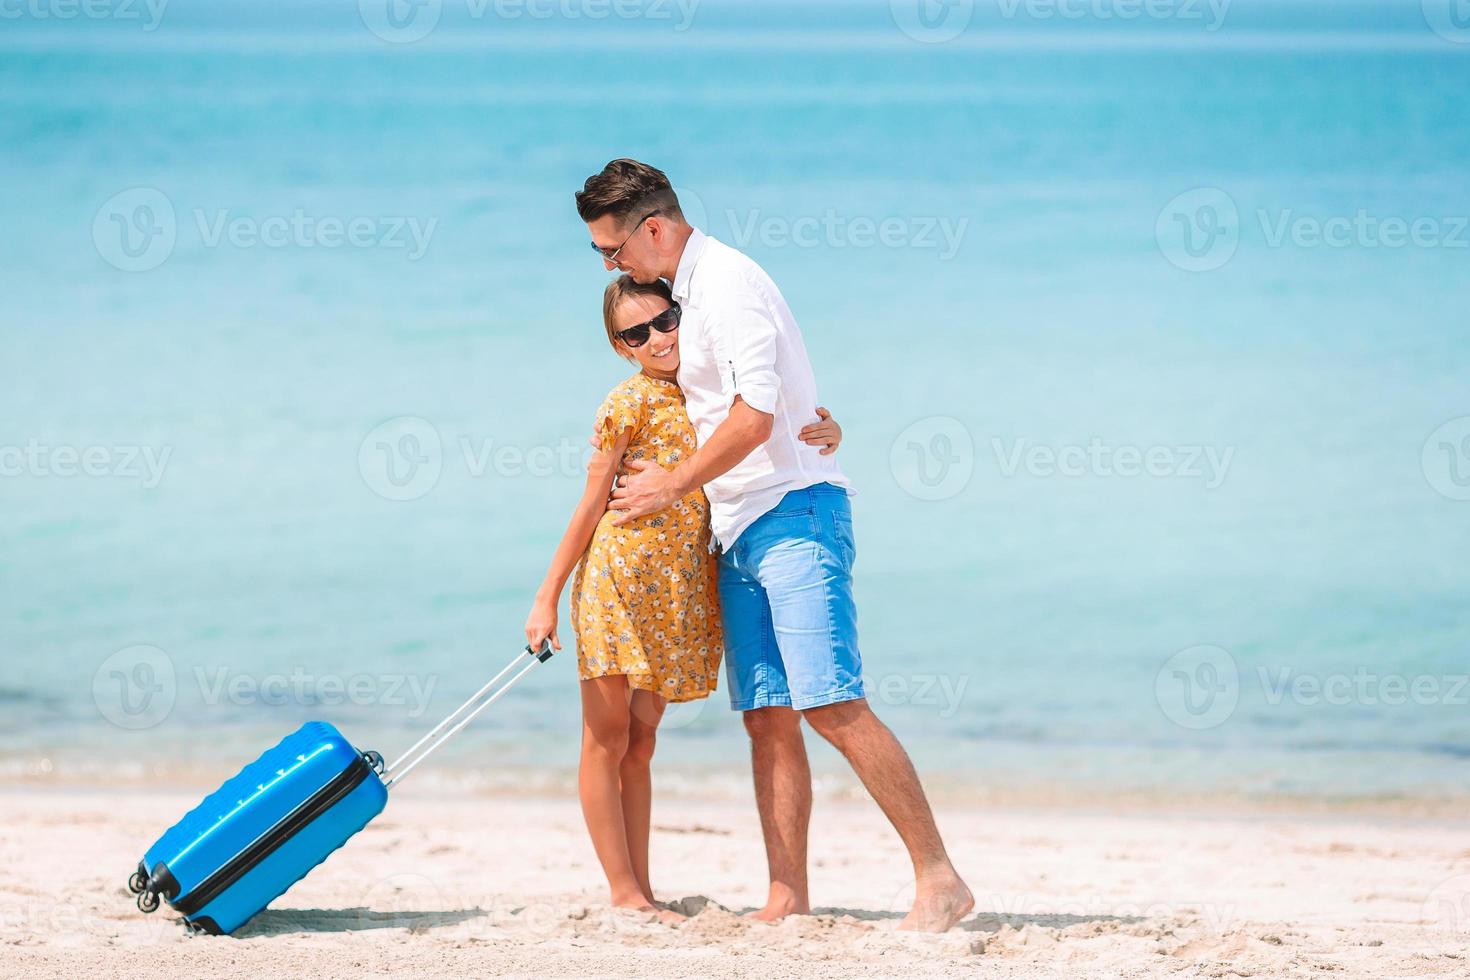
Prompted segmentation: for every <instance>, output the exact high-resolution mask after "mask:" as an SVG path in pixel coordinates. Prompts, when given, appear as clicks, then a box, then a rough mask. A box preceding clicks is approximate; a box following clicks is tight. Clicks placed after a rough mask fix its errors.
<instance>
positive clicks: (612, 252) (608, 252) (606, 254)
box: [588, 208, 663, 262]
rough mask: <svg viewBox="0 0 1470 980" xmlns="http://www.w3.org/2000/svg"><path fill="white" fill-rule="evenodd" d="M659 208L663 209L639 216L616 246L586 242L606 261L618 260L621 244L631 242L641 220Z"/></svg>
mask: <svg viewBox="0 0 1470 980" xmlns="http://www.w3.org/2000/svg"><path fill="white" fill-rule="evenodd" d="M661 210H663V209H662V208H654V209H653V210H652V211H650V212H648V213H647V214H645V215H644V216H643V217H641V218H639V219H638V223H637V224H636V225H634V226H633V230H632V231H630V232H628V237H627V238H624V239H623V242H622V244H621V245H619V246H618V247H617V248H603V247H602V246H601V245H599V244H597V243H596V242H588V244H589V245H591V246H592V251H594V252H596V253H597V254H598V255H600V256H602V257H603V258H604V259H606V260H607V261H609V262H616V261H617V260H618V253H620V252H621V251H622V250H623V246H624V245H627V244H628V243H629V242H631V241H632V240H633V236H634V235H636V234H638V229H639V228H642V227H643V222H645V221H647V220H648V219H649V218H651V217H653V216H654V215H656V214H658V213H659V212H660V211H661Z"/></svg>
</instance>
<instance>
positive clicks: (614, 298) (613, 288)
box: [602, 273, 674, 357]
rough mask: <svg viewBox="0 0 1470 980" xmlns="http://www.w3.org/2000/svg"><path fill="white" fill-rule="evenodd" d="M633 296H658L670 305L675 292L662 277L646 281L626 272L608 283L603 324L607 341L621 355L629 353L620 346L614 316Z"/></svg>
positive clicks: (603, 301)
mask: <svg viewBox="0 0 1470 980" xmlns="http://www.w3.org/2000/svg"><path fill="white" fill-rule="evenodd" d="M633 296H657V297H659V298H660V299H665V300H668V301H669V305H670V306H672V305H674V294H673V293H671V292H669V284H668V283H666V282H664V281H663V280H662V279H655V280H654V281H653V282H647V283H644V282H639V281H638V280H636V279H634V278H633V277H632V276H630V275H627V274H626V273H624V274H623V275H621V276H618V277H617V278H616V279H614V280H613V281H612V282H610V283H608V284H607V290H606V291H605V292H604V293H603V294H602V325H603V326H604V327H606V328H607V342H608V343H609V344H612V349H613V350H615V351H617V353H618V356H619V357H628V355H627V354H626V353H625V352H624V351H623V350H622V349H621V348H619V347H618V328H617V326H616V325H615V323H616V321H615V320H614V317H615V316H616V314H617V312H618V307H620V306H622V305H623V300H625V299H628V298H630V297H633Z"/></svg>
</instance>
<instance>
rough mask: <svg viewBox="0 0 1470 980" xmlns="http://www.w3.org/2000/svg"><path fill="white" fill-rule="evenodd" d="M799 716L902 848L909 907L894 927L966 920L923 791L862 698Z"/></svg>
mask: <svg viewBox="0 0 1470 980" xmlns="http://www.w3.org/2000/svg"><path fill="white" fill-rule="evenodd" d="M802 715H803V717H805V718H806V720H807V723H808V724H810V725H811V726H812V728H814V729H816V731H817V734H819V735H821V736H822V737H823V738H825V739H826V740H827V741H829V742H831V743H832V745H833V746H834V747H835V748H836V749H837V751H839V752H841V753H842V754H843V756H844V757H845V758H846V759H847V761H848V764H849V765H851V766H852V768H853V771H854V772H856V773H857V775H858V778H859V779H861V780H862V781H863V786H864V787H865V788H866V789H867V791H868V793H869V794H871V795H872V797H873V799H874V800H875V801H877V803H878V806H879V808H880V809H882V811H883V814H884V816H886V817H887V818H888V822H889V823H891V824H893V829H895V830H897V831H898V836H899V837H900V839H902V840H903V843H904V846H905V847H907V848H908V852H909V859H910V860H911V861H913V863H914V907H913V908H912V909H911V910H910V911H909V914H908V915H906V916H904V919H903V922H902V923H900V925H899V928H900V929H916V930H919V931H921V932H944V931H945V930H947V929H949V928H950V927H951V926H953V925H954V924H955V923H957V922H959V921H960V920H961V919H963V918H964V917H965V916H966V915H968V914H969V912H970V909H972V908H974V906H975V900H974V897H973V896H972V895H971V894H970V889H968V888H966V887H965V883H964V882H963V881H962V880H960V876H959V875H958V874H957V873H956V872H955V869H954V865H953V864H951V863H950V861H949V855H948V854H947V853H946V852H945V850H944V841H943V840H941V839H940V837H939V828H938V827H937V826H935V823H934V814H933V812H932V811H931V810H930V809H929V801H928V799H927V798H926V797H925V796H924V787H923V786H922V785H921V784H920V783H919V776H918V774H917V773H916V772H914V765H913V763H912V762H911V761H909V756H908V753H907V752H905V751H904V749H903V746H902V745H900V744H899V742H898V739H897V738H895V737H894V735H893V732H891V731H889V729H888V726H887V725H885V724H883V722H881V721H879V720H878V716H877V715H875V714H873V710H872V709H871V708H870V707H868V702H867V701H866V700H863V699H859V700H854V701H842V702H839V703H837V704H829V705H824V706H822V707H819V708H809V709H807V710H806V711H804V712H802Z"/></svg>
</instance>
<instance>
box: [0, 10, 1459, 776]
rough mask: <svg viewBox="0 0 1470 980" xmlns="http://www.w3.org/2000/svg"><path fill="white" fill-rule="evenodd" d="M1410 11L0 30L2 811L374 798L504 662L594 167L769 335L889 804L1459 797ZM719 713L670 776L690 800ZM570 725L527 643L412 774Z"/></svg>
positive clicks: (580, 261) (223, 16) (660, 17)
mask: <svg viewBox="0 0 1470 980" xmlns="http://www.w3.org/2000/svg"><path fill="white" fill-rule="evenodd" d="M691 8H692V9H691ZM1443 8H1444V9H1441V5H1439V4H1437V3H1436V2H1435V0H1425V2H1424V3H1422V4H1421V3H1419V2H1418V0H1414V2H1391V3H1389V2H1385V3H1345V4H1330V5H1329V4H1318V3H1275V2H1268V0H1236V2H1235V3H1234V4H1225V5H1224V9H1223V11H1221V5H1220V4H1216V5H1214V6H1211V5H1209V4H1205V3H1203V2H1193V0H1179V2H1178V3H1174V4H1172V5H1170V4H1168V3H1162V4H1161V5H1155V7H1153V8H1151V9H1156V10H1159V11H1163V12H1164V14H1162V15H1158V16H1143V17H1139V16H1134V17H1129V16H1126V12H1127V11H1128V10H1131V9H1134V7H1133V6H1130V5H1129V4H1127V3H1126V2H1121V3H1109V2H1107V0H1088V2H1085V3H1084V2H1081V0H1078V2H1075V3H1071V4H1066V3H1063V4H1062V7H1061V8H1058V7H1056V5H1054V4H1053V5H1050V6H1048V5H1047V4H1045V3H1037V2H1033V3H1026V2H1021V0H1016V2H1009V0H1007V2H1005V3H996V4H987V3H979V4H969V3H966V2H963V0H955V2H951V3H928V2H925V3H923V4H918V3H909V4H905V3H903V2H900V0H895V2H893V3H888V2H868V3H856V2H855V3H840V4H839V3H820V4H804V5H799V6H797V5H788V4H777V3H769V2H756V3H752V2H748V0H738V2H737V0H703V2H700V3H697V4H685V5H682V6H681V5H680V4H677V3H673V2H672V0H664V2H656V0H647V2H635V0H626V2H624V3H622V4H620V5H618V6H617V7H616V8H615V10H614V9H613V8H611V7H610V6H609V5H608V4H599V3H597V2H596V0H558V2H557V3H550V2H547V3H544V4H541V5H540V6H537V5H536V4H535V2H534V0H528V3H527V4H506V3H493V2H489V0H487V2H485V3H466V2H465V0H459V2H454V0H442V2H441V0H426V2H425V3H422V4H419V5H407V4H400V3H397V0H395V6H394V7H393V8H391V9H390V8H389V7H387V5H386V4H385V3H374V2H373V0H363V2H362V3H354V2H325V0H321V2H314V3H307V4H287V3H269V4H264V5H262V4H245V3H220V2H215V3H204V2H200V0H173V2H171V3H167V4H166V5H162V6H161V9H160V5H158V4H155V5H154V6H152V7H150V6H149V5H146V4H143V3H141V2H138V3H124V2H123V0H116V2H111V3H99V5H97V6H95V7H93V8H90V9H92V10H94V11H100V12H101V13H94V14H92V15H88V16H72V17H68V16H66V12H67V11H69V10H72V9H73V8H71V7H70V6H69V5H67V4H65V3H62V2H60V0H27V3H26V4H22V5H14V6H8V7H6V8H5V10H6V13H5V16H4V18H3V19H0V227H3V229H4V233H3V234H0V379H3V384H0V514H3V516H4V520H3V521H0V658H3V668H0V670H3V675H0V760H4V762H3V764H4V766H5V767H6V772H7V774H8V775H10V776H11V777H12V778H14V777H16V776H23V777H27V778H43V779H64V778H104V777H107V776H121V777H124V778H133V777H135V776H137V775H139V774H142V773H147V772H156V773H164V774H168V773H172V772H176V771H178V772H182V771H185V770H188V771H193V768H194V767H197V768H201V769H203V770H205V771H207V772H209V773H211V774H213V775H221V774H223V772H225V771H227V770H228V769H229V768H231V767H232V766H234V765H235V764H236V763H237V762H240V761H244V759H246V758H249V757H251V756H252V755H253V754H254V753H255V752H256V751H258V750H259V748H261V747H263V745H264V744H265V743H266V742H267V741H269V740H270V739H272V738H274V737H278V736H279V735H280V734H283V733H284V732H286V731H288V730H289V729H290V728H291V727H292V726H294V725H295V724H297V723H298V722H300V721H302V720H305V719H307V718H314V717H321V718H325V719H328V720H332V721H335V722H337V723H339V724H340V725H341V726H342V727H343V728H344V729H345V730H347V731H348V732H349V733H350V734H351V735H352V736H353V737H354V738H356V739H357V740H358V741H359V742H361V743H363V744H364V745H367V746H371V747H376V748H379V749H382V750H383V751H385V752H386V753H387V754H390V755H391V754H392V751H393V750H394V749H395V748H398V747H401V746H404V745H406V744H407V743H409V742H411V741H412V740H413V739H414V738H415V737H416V733H417V732H418V731H419V730H420V729H422V728H423V727H425V726H427V725H428V724H430V723H431V722H432V721H433V720H435V719H436V718H437V716H438V715H439V714H441V713H443V712H445V711H447V710H448V709H449V708H451V707H453V706H454V705H455V704H457V703H458V701H459V700H460V699H461V698H463V697H465V696H467V695H468V694H469V693H470V692H471V691H473V690H474V689H475V688H476V687H477V686H478V685H479V683H480V682H481V681H482V680H483V679H484V678H486V677H487V676H488V675H489V674H490V673H492V672H493V671H494V670H498V669H499V667H500V665H501V663H502V662H503V661H504V660H505V659H507V658H508V657H509V656H511V655H512V654H513V653H514V652H515V651H516V650H517V649H518V647H519V645H520V642H521V640H520V627H521V623H522V621H523V620H524V617H525V614H526V611H527V607H528V603H529V600H530V596H531V593H532V591H533V590H534V588H535V586H536V584H537V582H538V581H539V578H540V576H541V574H542V571H543V569H544V567H545V564H546V562H547V560H548V559H549V557H550V552H551V549H552V548H553V547H554V545H555V543H556V541H557V538H558V536H559V534H560V532H561V529H562V527H563V525H564V522H565V520H566V517H567V514H568V513H569V510H570V507H571V505H572V503H573V502H574V500H575V498H576V496H577V494H578V493H579V490H580V485H581V469H580V467H581V459H582V455H581V454H582V452H583V449H584V445H585V440H586V434H587V432H588V429H589V426H590V422H591V416H592V412H593V410H594V409H595V407H596V405H597V404H598V402H599V401H600V399H601V397H602V396H603V394H604V393H605V392H606V391H607V389H608V388H609V387H611V386H612V384H613V383H615V382H616V381H617V380H618V379H619V378H621V377H622V376H624V375H625V374H626V373H628V372H629V368H628V367H627V366H626V365H624V364H622V363H621V362H619V361H618V360H617V359H616V358H615V357H614V356H613V355H612V354H611V353H610V352H609V350H608V349H607V346H606V342H605V340H604V339H603V338H602V336H601V335H602V327H601V325H600V322H599V316H600V313H599V298H600V293H601V289H602V286H603V283H604V282H605V281H606V274H605V272H604V271H603V270H602V269H601V267H600V264H599V263H598V262H597V261H596V259H595V257H594V256H592V255H591V253H590V251H589V250H588V249H587V247H586V244H585V241H584V239H585V237H586V236H585V233H584V229H583V228H582V227H581V226H580V224H579V222H578V221H577V218H576V214H575V212H574V210H573V208H572V202H571V193H572V191H573V190H574V189H575V188H577V187H579V186H580V184H581V181H582V180H583V179H584V178H585V177H586V176H587V175H588V174H590V173H592V172H594V171H595V170H597V169H598V168H600V167H601V165H602V164H603V163H604V162H605V161H606V160H608V159H610V158H612V157H616V156H625V155H627V156H635V157H639V158H642V159H645V160H648V161H650V162H653V163H655V164H656V165H658V166H660V167H662V168H663V169H664V170H666V171H667V172H668V173H669V174H670V176H671V177H672V179H673V180H674V182H675V183H676V185H678V187H679V188H680V192H681V195H682V196H683V198H684V200H685V203H686V207H687V210H688V211H689V213H690V214H691V216H693V217H694V218H695V220H696V221H697V222H698V223H700V224H702V226H703V227H705V228H706V230H708V231H710V232H711V233H712V234H714V235H716V236H717V237H719V238H721V239H723V240H725V241H727V242H729V243H731V244H734V245H736V246H737V247H740V248H742V249H744V250H745V251H747V252H748V253H749V254H751V255H752V256H753V257H755V258H756V259H757V260H758V261H759V262H761V263H762V264H763V265H764V266H765V268H766V269H767V270H768V271H769V272H770V273H771V274H772V275H773V276H774V277H775V279H776V281H777V282H778V283H779V284H780V285H781V287H782V289H783V290H784V292H785V294H786V296H787V298H788V300H789V301H790V303H791V305H792V307H793V308H794V310H795V311H796V314H797V316H798V318H799V319H800V321H801V323H802V325H803V329H804V331H805V334H806V338H807V342H808V345H809V348H810V350H811V353H812V356H813V359H814V361H815V363H816V365H817V369H818V381H819V385H820V389H821V394H822V398H823V400H824V401H825V403H826V404H828V405H829V406H831V407H832V408H833V410H834V411H835V412H836V414H837V416H838V418H839V419H840V420H841V422H842V423H843V425H844V427H845V430H846V434H847V438H846V442H845V443H844V445H843V447H842V451H841V460H842V463H843V465H844V467H845V469H846V471H847V472H848V474H849V475H850V476H852V477H853V479H854V481H855V483H856V485H857V488H858V496H857V497H856V498H855V500H854V510H855V518H856V522H857V536H858V549H859V558H858V566H857V571H858V581H857V589H858V601H859V607H860V623H861V628H862V641H863V649H864V654H865V658H866V663H867V668H868V671H869V674H870V683H871V685H872V691H873V700H874V702H875V704H876V705H877V707H878V710H879V711H880V713H881V714H882V716H883V717H884V718H885V719H887V720H888V721H889V723H890V724H891V725H892V726H893V727H894V728H895V730H896V731H897V732H898V733H899V735H900V736H901V738H902V739H903V740H904V741H905V742H906V744H907V745H908V746H909V747H910V749H911V751H912V753H913V754H914V756H915V758H916V761H917V762H918V764H919V766H920V768H921V770H923V771H924V772H925V773H927V774H928V775H929V776H930V777H931V778H932V780H933V782H934V784H935V785H936V786H937V787H940V788H941V791H942V792H944V793H947V794H950V795H956V796H972V797H975V798H987V797H1002V796H1008V795H1016V796H1019V797H1026V798H1033V797H1037V796H1040V795H1043V794H1044V795H1058V796H1061V797H1064V798H1065V797H1067V796H1069V794H1071V795H1075V794H1090V795H1099V796H1102V795H1109V794H1136V795H1140V796H1142V797H1143V798H1146V799H1164V798H1168V797H1180V796H1182V797H1194V796H1206V797H1208V796H1221V797H1229V798H1238V799H1245V800H1257V801H1272V800H1309V801H1317V802H1325V803H1343V802H1360V801H1390V802H1392V801H1409V802H1411V803H1413V802H1417V801H1426V800H1444V799H1458V798H1461V797H1464V796H1465V795H1466V794H1467V790H1466V787H1467V781H1470V683H1467V677H1470V499H1467V498H1470V317H1467V313H1466V311H1467V309H1470V230H1467V227H1466V224H1467V215H1470V43H1467V42H1470V22H1463V23H1462V21H1461V20H1457V19H1455V17H1454V13H1455V9H1454V6H1453V4H1451V3H1449V2H1446V3H1445V4H1444V5H1443ZM1059 9H1061V10H1064V11H1065V13H1064V14H1062V13H1055V12H1054V13H1053V14H1052V15H1050V16H1048V15H1047V14H1046V11H1047V10H1053V11H1056V10H1059ZM609 10H613V12H611V13H609V12H608V11H609ZM17 12H18V13H17ZM155 13H156V16H155ZM12 14H15V16H12ZM1221 14H1222V15H1221ZM390 15H391V16H390ZM426 18H427V19H426ZM429 20H432V21H433V22H432V24H430V23H429ZM956 28H958V29H956ZM420 31H423V35H422V36H421V37H416V35H417V34H418V33H419V32H420ZM949 33H953V36H952V37H948V38H947V39H944V35H946V34H949ZM563 635H564V638H567V639H570V629H569V627H568V628H565V629H564V630H563ZM723 697H724V692H723V691H721V692H720V693H719V694H718V695H717V696H716V698H715V699H714V700H713V701H712V702H710V703H708V704H707V705H704V706H702V707H701V706H694V707H689V708H680V709H678V710H677V711H674V712H671V714H670V717H669V722H668V725H667V726H666V728H667V731H666V735H665V737H664V738H663V740H662V742H661V748H660V756H661V758H662V759H663V760H664V761H663V765H664V767H665V771H666V772H667V773H668V774H669V779H670V780H673V779H675V778H678V779H683V780H686V781H688V784H689V785H690V786H693V787H694V788H696V789H697V788H699V787H701V786H705V787H707V786H711V785H715V784H718V783H722V782H724V783H728V784H729V785H735V784H736V783H738V782H740V781H741V780H742V778H743V777H742V776H741V767H742V766H743V765H744V760H745V753H746V748H745V741H744V736H743V732H742V731H741V729H740V726H739V722H738V719H737V718H736V717H735V716H733V715H732V713H731V712H730V711H729V710H728V707H727V705H726V704H725V703H724V702H723ZM577 725H578V721H577V693H576V685H575V670H574V663H573V658H572V655H571V646H570V643H569V644H568V649H567V651H566V653H564V654H563V655H562V656H560V657H558V658H556V659H554V660H553V661H552V662H551V663H550V664H549V665H548V666H547V667H546V668H544V669H542V670H540V671H538V672H537V673H536V674H535V675H533V676H532V677H530V678H529V679H528V680H527V681H526V682H525V684H524V685H523V689H521V690H518V691H517V692H516V693H515V695H514V696H512V697H507V698H506V699H505V700H504V701H502V702H500V703H499V704H497V705H496V706H495V708H494V709H492V712H491V713H490V714H489V715H487V716H486V718H485V719H484V720H483V722H481V723H478V724H477V725H476V727H474V728H473V729H471V730H470V731H469V732H468V733H467V734H466V735H465V736H464V737H463V738H462V739H461V740H460V741H459V742H458V743H457V744H456V745H455V746H454V747H453V748H452V749H451V750H449V751H448V752H447V753H446V755H447V758H446V759H445V760H444V765H442V766H441V767H440V768H439V769H438V770H437V772H438V773H439V778H445V777H446V776H447V775H448V774H454V775H456V776H458V777H463V778H466V779H472V780H475V779H484V780H487V781H491V782H512V783H517V784H522V783H525V782H526V781H528V780H530V781H531V782H533V783H536V784H541V783H544V784H545V785H547V786H560V785H562V784H563V783H564V781H565V778H566V773H567V772H568V771H569V770H570V767H571V766H572V765H573V764H574V762H575V756H576V745H577ZM817 763H818V766H819V768H820V769H821V770H822V771H823V772H824V773H825V774H837V773H840V772H841V767H840V764H839V762H838V760H837V759H836V757H835V755H833V754H832V753H831V752H828V751H823V752H821V753H820V754H819V755H818V756H817ZM425 771H426V772H427V771H428V770H425Z"/></svg>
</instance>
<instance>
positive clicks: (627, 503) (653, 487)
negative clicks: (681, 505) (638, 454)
mask: <svg viewBox="0 0 1470 980" xmlns="http://www.w3.org/2000/svg"><path fill="white" fill-rule="evenodd" d="M685 492H686V491H685V490H684V489H683V488H682V487H681V486H680V485H679V477H678V475H677V474H676V473H675V472H674V471H673V470H666V469H664V468H663V467H662V466H660V465H658V463H655V462H654V461H653V460H651V459H634V460H629V462H628V474H627V475H626V476H619V477H618V478H617V479H615V480H614V481H613V492H612V503H610V504H609V505H608V509H609V510H612V511H614V512H616V513H617V515H618V516H617V517H614V518H613V524H615V525H617V526H619V527H621V526H622V525H624V524H626V523H628V522H629V521H635V520H637V519H638V518H640V517H647V516H648V515H649V514H656V513H658V512H659V511H661V510H666V509H668V508H669V507H672V506H673V505H674V502H675V501H677V500H678V499H679V498H680V497H682V496H684V494H685Z"/></svg>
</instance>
